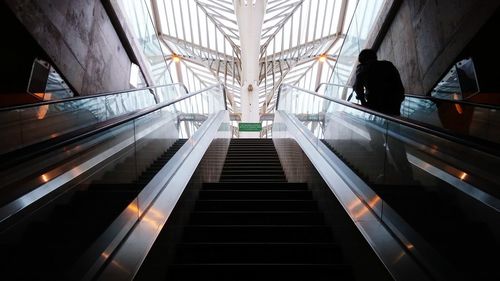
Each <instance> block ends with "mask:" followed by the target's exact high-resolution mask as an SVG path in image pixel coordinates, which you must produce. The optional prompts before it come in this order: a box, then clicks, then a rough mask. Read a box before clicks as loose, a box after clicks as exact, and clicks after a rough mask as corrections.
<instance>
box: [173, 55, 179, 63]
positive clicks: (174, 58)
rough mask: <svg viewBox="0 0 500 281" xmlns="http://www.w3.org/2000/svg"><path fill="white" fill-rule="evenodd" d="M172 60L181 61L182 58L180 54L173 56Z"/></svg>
mask: <svg viewBox="0 0 500 281" xmlns="http://www.w3.org/2000/svg"><path fill="white" fill-rule="evenodd" d="M172 60H173V61H174V62H180V61H181V58H179V57H178V56H172Z"/></svg>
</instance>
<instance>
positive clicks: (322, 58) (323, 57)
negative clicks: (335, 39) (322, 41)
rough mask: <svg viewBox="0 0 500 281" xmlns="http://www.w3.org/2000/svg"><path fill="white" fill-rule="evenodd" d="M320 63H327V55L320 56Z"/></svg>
mask: <svg viewBox="0 0 500 281" xmlns="http://www.w3.org/2000/svg"><path fill="white" fill-rule="evenodd" d="M318 60H319V61H320V62H325V61H326V55H321V56H319V59H318Z"/></svg>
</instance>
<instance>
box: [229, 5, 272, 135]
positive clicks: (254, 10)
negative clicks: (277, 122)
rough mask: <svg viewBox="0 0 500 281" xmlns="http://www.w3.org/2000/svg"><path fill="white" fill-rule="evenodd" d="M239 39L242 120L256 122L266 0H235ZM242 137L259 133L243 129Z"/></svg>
mask: <svg viewBox="0 0 500 281" xmlns="http://www.w3.org/2000/svg"><path fill="white" fill-rule="evenodd" d="M233 3H234V10H235V13H236V18H237V19H238V27H239V32H240V42H241V81H242V89H241V121H242V122H255V123H257V122H259V121H260V114H259V85H258V83H259V56H260V36H261V32H262V23H263V21H264V14H265V11H266V4H267V0H235V1H234V2H233ZM240 137H241V138H258V137H259V133H258V132H257V133H254V132H242V133H240Z"/></svg>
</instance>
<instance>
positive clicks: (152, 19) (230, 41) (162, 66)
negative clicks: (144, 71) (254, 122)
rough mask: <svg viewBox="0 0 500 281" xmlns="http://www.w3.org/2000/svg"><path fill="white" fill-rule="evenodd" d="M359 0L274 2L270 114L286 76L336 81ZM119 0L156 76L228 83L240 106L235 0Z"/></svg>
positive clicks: (267, 36)
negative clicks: (339, 59) (338, 61)
mask: <svg viewBox="0 0 500 281" xmlns="http://www.w3.org/2000/svg"><path fill="white" fill-rule="evenodd" d="M235 1H245V3H247V4H251V3H252V1H263V0H235ZM357 2H358V1H356V0H269V1H267V5H266V11H265V15H264V22H263V26H262V35H261V42H260V46H261V47H260V54H261V56H260V75H259V101H260V107H261V112H262V113H269V112H272V111H274V104H275V99H276V95H277V92H278V88H279V86H280V85H281V84H282V83H290V84H295V85H298V86H300V87H305V88H310V89H313V88H315V87H316V86H317V84H318V83H319V82H326V81H329V79H330V77H331V76H332V73H333V71H332V70H333V67H334V65H335V62H336V59H337V57H338V55H339V51H340V49H341V46H342V43H343V41H344V38H345V36H346V32H347V29H348V26H349V23H350V20H351V18H352V16H353V14H354V11H355V8H356V4H357ZM119 4H120V8H121V9H123V10H124V14H126V16H127V18H128V21H129V25H130V26H131V29H133V30H134V33H135V34H136V36H139V37H142V38H143V40H142V41H141V44H142V45H143V46H144V48H143V49H144V50H145V51H146V50H147V51H146V52H145V55H146V56H147V57H148V61H149V62H150V63H151V69H150V70H152V72H153V77H156V78H155V79H154V80H155V81H161V79H160V77H161V76H168V77H170V78H169V79H171V81H173V82H183V83H184V84H186V86H187V87H188V89H189V90H190V91H196V90H199V89H201V88H203V87H206V86H208V85H211V84H214V83H217V82H222V83H224V84H225V86H226V88H227V94H228V98H229V100H230V102H231V104H230V106H229V107H230V109H231V110H232V111H233V112H239V108H240V106H241V104H240V101H241V99H240V87H241V86H240V81H241V79H240V73H241V63H240V53H241V51H240V38H239V33H240V31H239V30H238V22H237V18H236V14H235V11H234V6H233V1H231V0H152V1H136V0H135V1H134V0H120V1H119ZM148 21H149V23H147V22H148ZM242 32H244V31H242ZM153 37H154V39H152V38H153ZM148 42H149V43H148ZM146 43H148V44H146ZM167 72H168V73H167ZM163 80H168V79H163Z"/></svg>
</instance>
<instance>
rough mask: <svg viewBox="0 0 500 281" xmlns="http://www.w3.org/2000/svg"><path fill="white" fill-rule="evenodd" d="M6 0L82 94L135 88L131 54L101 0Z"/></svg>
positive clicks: (71, 83) (63, 74) (60, 70)
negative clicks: (125, 47) (129, 54)
mask: <svg viewBox="0 0 500 281" xmlns="http://www.w3.org/2000/svg"><path fill="white" fill-rule="evenodd" d="M5 2H6V4H7V5H8V6H9V7H10V8H11V10H12V11H13V12H14V14H15V15H16V17H17V18H18V19H19V20H20V21H21V23H22V24H23V25H24V26H25V27H26V29H27V30H28V31H29V32H30V33H31V35H32V36H33V38H34V39H35V40H36V41H37V42H38V44H39V45H40V46H41V48H43V50H44V51H45V52H46V53H47V55H48V56H49V57H50V59H51V60H52V63H53V64H54V65H55V67H56V68H57V69H58V71H59V72H61V75H62V76H63V77H64V78H65V79H66V80H67V82H68V83H69V84H70V85H71V86H72V87H73V89H75V90H76V91H77V92H78V93H79V94H80V95H91V94H95V93H99V92H107V91H117V90H122V89H128V88H130V86H129V75H130V59H129V57H128V55H127V53H126V51H125V50H124V48H123V45H122V43H121V42H120V40H119V38H118V35H117V34H116V31H115V29H114V28H113V25H112V24H111V21H110V19H109V17H108V15H107V14H106V11H105V9H104V7H103V6H102V4H101V1H100V0H86V1H69V0H57V1H53V0H40V1H29V0H5Z"/></svg>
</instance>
